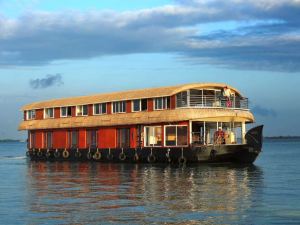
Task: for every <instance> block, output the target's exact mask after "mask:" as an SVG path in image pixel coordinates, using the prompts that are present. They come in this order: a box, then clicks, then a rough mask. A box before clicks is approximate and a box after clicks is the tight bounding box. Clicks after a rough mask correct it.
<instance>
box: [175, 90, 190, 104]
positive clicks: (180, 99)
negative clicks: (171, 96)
mask: <svg viewBox="0 0 300 225" xmlns="http://www.w3.org/2000/svg"><path fill="white" fill-rule="evenodd" d="M187 106H188V94H187V91H183V92H180V93H178V94H177V95H176V107H178V108H180V107H187Z"/></svg>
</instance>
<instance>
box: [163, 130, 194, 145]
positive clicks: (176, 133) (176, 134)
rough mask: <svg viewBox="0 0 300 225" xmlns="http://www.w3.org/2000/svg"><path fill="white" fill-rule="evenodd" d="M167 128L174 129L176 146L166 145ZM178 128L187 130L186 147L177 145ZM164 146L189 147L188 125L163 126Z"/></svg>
mask: <svg viewBox="0 0 300 225" xmlns="http://www.w3.org/2000/svg"><path fill="white" fill-rule="evenodd" d="M167 127H176V132H175V138H176V145H167V139H166V136H167V135H166V130H167ZM178 127H186V128H187V140H186V141H187V142H186V143H187V144H186V145H178V130H177V128H178ZM164 146H165V147H187V146H189V129H188V125H165V126H164Z"/></svg>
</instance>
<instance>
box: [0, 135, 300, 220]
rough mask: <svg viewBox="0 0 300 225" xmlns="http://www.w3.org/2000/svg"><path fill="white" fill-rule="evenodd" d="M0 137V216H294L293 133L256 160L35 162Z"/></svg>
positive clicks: (297, 209) (298, 144)
mask: <svg viewBox="0 0 300 225" xmlns="http://www.w3.org/2000/svg"><path fill="white" fill-rule="evenodd" d="M24 153H25V144H23V143H0V181H1V185H0V224H300V176H299V175H300V166H299V159H300V141H287V140H286V141H282V140H281V141H268V142H266V143H265V144H264V152H263V153H262V155H261V156H260V158H259V159H258V160H257V161H256V162H255V166H246V167H245V166H244V167H241V166H233V165H223V166H222V165H214V166H209V165H201V166H192V167H185V168H177V167H171V166H168V165H166V166H151V165H131V164H129V165H124V164H100V163H42V162H30V161H28V160H27V159H26V157H24Z"/></svg>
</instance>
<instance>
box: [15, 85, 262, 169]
mask: <svg viewBox="0 0 300 225" xmlns="http://www.w3.org/2000/svg"><path fill="white" fill-rule="evenodd" d="M22 111H23V113H24V118H23V121H22V122H21V123H20V126H19V130H26V131H28V151H27V153H26V154H27V155H28V157H30V159H31V160H49V161H55V160H58V161H64V160H77V161H84V160H90V161H101V162H134V163H140V162H144V163H180V164H184V163H228V162H229V163H253V162H254V161H255V159H256V158H257V156H258V155H259V154H260V152H261V149H262V131H263V126H258V127H255V128H252V129H250V130H249V131H248V132H246V124H251V123H253V122H254V116H253V114H252V113H251V112H250V110H249V107H248V99H247V98H246V97H244V96H243V95H242V94H241V93H240V92H239V91H238V90H237V89H235V88H234V87H231V86H229V85H226V84H219V83H195V84H185V85H178V86H171V87H159V88H149V89H141V90H132V91H123V92H114V93H106V94H98V95H91V96H82V97H74V98H62V99H54V100H48V101H43V102H36V103H32V104H28V105H26V106H24V107H23V108H22Z"/></svg>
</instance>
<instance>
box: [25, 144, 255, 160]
mask: <svg viewBox="0 0 300 225" xmlns="http://www.w3.org/2000/svg"><path fill="white" fill-rule="evenodd" d="M66 152H67V153H66ZM259 153H260V149H254V148H253V147H251V146H249V145H219V146H198V147H188V148H137V149H80V150H79V149H69V150H64V149H49V150H46V149H43V150H41V149H39V150H30V151H28V156H29V157H30V159H31V160H36V161H40V160H42V161H99V162H128V163H253V162H254V161H255V159H256V158H257V156H258V155H259Z"/></svg>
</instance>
